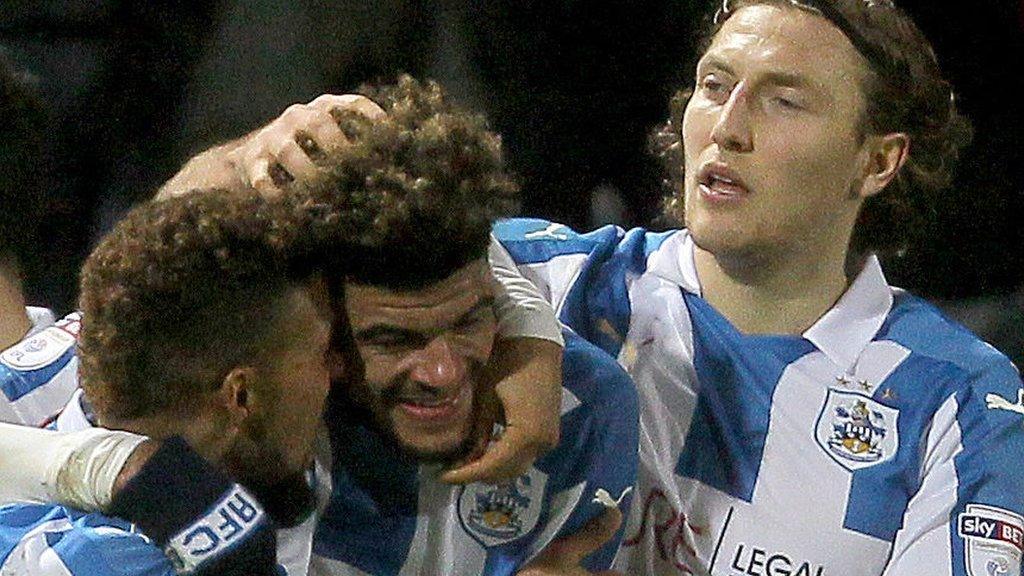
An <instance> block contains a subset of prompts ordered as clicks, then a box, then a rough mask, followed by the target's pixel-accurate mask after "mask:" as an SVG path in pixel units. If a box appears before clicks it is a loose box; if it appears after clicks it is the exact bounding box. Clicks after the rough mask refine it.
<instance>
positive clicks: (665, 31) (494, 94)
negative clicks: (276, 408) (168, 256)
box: [0, 0, 1024, 364]
mask: <svg viewBox="0 0 1024 576" xmlns="http://www.w3.org/2000/svg"><path fill="white" fill-rule="evenodd" d="M900 4H901V5H902V6H903V7H904V8H905V9H907V10H908V11H909V12H910V13H911V14H912V15H913V16H914V17H915V19H916V20H917V22H918V23H919V24H920V25H921V27H922V28H923V29H924V31H925V32H926V34H927V35H928V36H929V37H930V38H931V39H932V41H933V42H934V44H935V45H936V48H937V51H938V53H939V59H940V62H942V64H943V67H944V68H945V70H946V71H947V72H948V74H949V76H950V79H951V80H952V82H953V85H954V86H955V87H956V91H957V95H958V97H959V99H960V107H961V109H962V110H963V111H964V112H965V113H966V114H967V116H969V117H970V119H971V120H972V122H973V123H974V127H975V140H974V145H973V146H972V147H971V148H970V149H969V151H968V153H967V156H966V157H965V158H964V161H963V164H962V166H961V169H960V171H959V177H958V178H957V181H956V187H957V188H958V189H959V190H960V191H961V192H962V193H960V194H957V195H956V198H955V201H954V200H953V199H952V198H951V199H950V200H949V202H948V203H945V204H941V205H936V206H935V211H936V213H937V218H936V221H935V224H934V228H933V229H931V230H927V231H924V232H925V233H926V234H927V235H928V237H929V238H930V241H929V242H926V243H924V244H922V245H920V246H919V247H918V249H917V250H915V251H913V252H910V253H907V254H905V255H903V256H901V257H900V258H898V259H896V260H895V261H891V262H887V263H886V269H887V271H888V274H889V275H890V280H891V281H892V282H893V283H894V284H897V285H901V286H904V287H907V288H908V289H912V290H913V291H915V292H917V293H919V294H922V295H925V296H928V297H931V298H933V299H937V300H939V301H940V302H942V303H944V306H945V307H946V309H947V310H948V311H950V313H951V314H953V315H954V316H955V317H956V318H958V319H960V320H961V321H962V322H965V323H966V324H967V325H968V326H969V327H970V328H972V329H973V330H975V331H976V332H978V333H979V334H981V335H983V336H984V337H985V338H986V339H988V340H990V341H992V342H993V343H995V344H996V345H997V347H999V348H1000V349H1002V350H1003V351H1004V352H1005V353H1007V354H1008V355H1009V356H1011V358H1013V359H1015V360H1016V361H1017V362H1018V364H1019V363H1020V362H1021V360H1022V359H1024V328H1022V327H1024V228H1022V227H1021V226H1019V221H1020V218H1021V217H1022V216H1024V195H1022V190H1024V168H1022V165H1024V162H1022V160H1024V157H1022V153H1021V150H1022V149H1024V146H1022V144H1024V142H1022V141H1021V140H1022V134H1024V112H1022V111H1021V107H1020V106H1018V105H1017V102H1016V101H1015V99H1014V96H1015V95H1016V94H1018V93H1019V88H1020V87H1021V86H1020V84H1021V82H1022V80H1021V75H1020V74H1019V73H1018V72H1017V70H1018V69H1019V67H1020V64H1019V58H1020V55H1021V54H1024V3H1020V2H1018V1H1017V0H1000V1H995V0H992V1H988V2H983V3H974V4H970V5H967V4H963V5H960V6H950V5H947V4H946V3H936V2H927V1H924V0H904V1H903V2H901V3H900ZM706 8H707V6H706V5H705V4H704V3H703V2H698V1H694V0H636V1H632V2H616V3H604V4H602V5H597V4H594V3H588V2H577V1H571V0H548V1H545V2H539V1H535V0H479V1H475V2H458V1H455V0H420V1H415V0H377V1H375V2H352V1H344V0H335V1H331V0H299V1H296V2H289V3H279V2H269V1H260V2H252V1H240V0H222V1H212V0H198V1H193V2H181V1H172V0H156V1H145V2H143V1H139V0H122V1H117V0H67V1H57V0H46V1H33V2H29V1H27V0H14V1H10V0H8V1H5V2H3V6H2V7H0V44H2V45H3V46H5V47H6V49H7V51H8V53H9V54H10V56H11V57H12V58H13V60H14V61H15V62H16V64H17V65H18V67H19V68H22V69H28V70H30V71H32V72H33V73H34V74H35V75H36V76H37V77H38V78H39V88H40V91H41V92H42V94H43V96H44V98H45V100H46V103H47V106H48V109H49V110H48V112H49V114H50V118H49V121H48V122H49V124H50V125H49V126H48V127H47V131H46V132H47V134H48V135H49V137H50V140H49V142H47V146H48V152H49V153H48V154H47V155H46V156H45V157H44V158H40V160H39V168H40V170H47V171H49V173H50V174H52V178H51V181H52V185H51V186H50V189H51V193H50V195H49V197H48V198H47V199H46V205H45V213H46V217H45V218H44V220H43V221H42V222H41V223H40V230H39V242H41V243H42V245H44V246H45V253H46V254H48V255H50V257H49V260H48V261H47V262H45V263H44V265H42V266H37V267H35V268H34V269H32V270H30V273H29V274H28V278H27V280H28V284H29V292H30V300H31V301H33V302H39V303H42V304H46V305H49V306H51V307H54V308H56V309H58V310H67V309H70V308H71V307H72V306H73V305H74V299H75V276H76V271H77V269H78V267H79V266H80V263H81V260H82V259H83V258H84V256H85V255H86V254H87V253H88V250H89V249H90V247H91V245H92V243H93V242H94V241H95V239H96V238H98V236H99V235H100V234H101V233H102V232H103V231H105V230H106V229H107V228H108V227H109V226H110V225H111V223H113V222H114V221H116V219H117V218H118V217H119V216H120V215H121V214H122V213H123V212H124V211H125V210H126V209H127V207H128V206H130V205H131V204H132V203H133V202H135V201H137V200H139V199H142V198H145V197H147V196H149V195H150V194H151V193H152V192H153V191H154V190H155V189H156V187H157V186H158V185H159V183H160V182H162V181H163V180H165V179H166V178H167V177H169V176H170V175H171V174H172V173H174V171H175V170H176V169H177V168H178V167H179V166H180V164H181V163H182V162H183V161H184V160H185V159H186V158H187V157H188V156H190V155H191V154H192V153H194V152H196V151H199V150H201V149H204V148H206V147H208V146H209V145H211V144H214V143H216V142H219V141H223V140H226V139H229V138H233V137H236V136H238V135H240V134H243V133H245V132H247V131H249V130H251V129H253V128H254V127H256V126H258V125H260V124H262V123H265V122H266V121H267V120H269V119H270V118H272V117H274V116H275V115H276V114H278V113H279V112H280V111H281V110H282V109H283V108H284V107H286V106H287V105H288V104H290V103H292V102H298V101H308V100H310V99H312V98H314V97H315V96H316V95H318V94H320V93H322V92H328V91H333V92H343V91H351V90H352V89H353V88H355V87H356V86H358V85H359V84H360V83H362V82H366V81H371V80H375V79H382V78H384V79H386V78H393V77H394V76H395V75H396V74H397V73H398V72H400V71H405V72H409V73H412V74H414V75H416V76H420V77H433V78H436V79H438V80H439V81H441V82H442V83H443V84H444V85H445V86H446V87H447V88H448V90H449V91H450V92H451V93H452V94H453V95H454V96H455V98H456V99H457V100H460V101H461V102H463V103H464V104H467V105H469V106H470V107H472V108H475V109H477V110H479V111H481V112H483V113H485V114H486V115H487V116H488V118H490V120H491V122H492V125H493V127H494V128H495V129H496V130H497V131H498V132H500V133H501V134H502V135H503V138H504V141H505V147H506V150H507V153H508V155H509V161H510V165H511V167H512V168H513V170H514V171H515V173H516V174H517V175H518V177H519V178H520V180H521V181H522V183H523V191H524V201H525V205H524V210H523V211H524V213H526V214H531V215H538V216H543V217H546V218H550V219H554V220H559V221H563V222H565V223H567V224H570V225H572V226H574V227H576V228H588V227H591V226H594V225H598V224H602V223H607V222H614V223H617V224H620V225H623V226H631V225H636V224H648V223H650V222H651V220H652V219H654V218H656V217H657V216H658V215H659V213H660V198H661V197H662V194H663V190H662V188H661V170H660V168H659V167H658V166H657V164H656V162H655V161H654V160H653V159H652V158H651V157H650V155H649V154H648V153H647V135H648V133H649V132H650V130H651V128H652V127H653V126H655V125H656V124H657V123H658V122H659V121H661V120H662V119H663V118H664V117H665V115H666V114H667V103H668V100H669V98H670V96H671V94H672V93H673V92H674V91H675V90H676V89H677V88H679V87H682V86H684V85H685V84H687V83H689V82H691V81H692V80H691V79H689V78H686V77H684V74H685V71H686V70H688V69H690V68H691V67H690V63H691V61H692V58H693V54H694V53H695V48H696V46H697V43H698V42H699V39H698V38H695V37H694V33H693V31H694V30H696V29H697V28H699V26H698V24H699V22H698V21H697V19H698V18H699V17H700V15H701V14H704V13H706V12H707V10H706ZM965 191H966V192H965Z"/></svg>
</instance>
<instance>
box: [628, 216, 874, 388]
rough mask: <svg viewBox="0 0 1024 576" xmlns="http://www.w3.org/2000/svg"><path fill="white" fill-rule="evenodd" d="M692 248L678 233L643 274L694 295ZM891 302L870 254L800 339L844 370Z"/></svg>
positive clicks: (684, 235)
mask: <svg viewBox="0 0 1024 576" xmlns="http://www.w3.org/2000/svg"><path fill="white" fill-rule="evenodd" d="M673 243H674V244H673ZM695 248H696V247H695V245H694V242H693V237H692V236H690V233H689V232H688V231H686V230H680V231H679V234H674V235H673V236H672V237H671V238H669V239H668V240H666V241H665V244H664V245H662V247H661V249H659V250H657V251H656V252H655V253H654V254H652V255H651V260H650V262H649V263H648V270H649V271H650V272H651V273H652V274H654V275H656V276H658V277H660V278H663V279H665V280H667V281H669V282H672V283H673V284H676V285H678V286H680V287H681V288H682V289H683V290H686V291H687V292H690V293H693V294H696V295H697V296H700V295H701V287H700V279H699V278H698V276H697V263H696V259H695V256H694V255H695ZM892 301H893V297H892V289H891V288H890V287H889V284H888V282H886V280H885V275H884V274H883V273H882V266H881V264H880V263H879V262H878V258H877V257H876V256H874V255H872V256H870V257H868V259H867V262H865V264H864V268H863V269H862V270H861V271H860V273H859V274H857V278H856V279H854V281H853V283H852V284H850V286H849V288H847V289H846V292H844V293H843V295H842V297H841V298H840V299H839V301H838V302H836V303H835V304H834V305H833V306H832V308H830V309H829V310H828V311H827V312H825V314H824V315H822V317H821V318H819V319H818V320H817V321H816V322H815V323H814V324H813V325H812V326H811V327H810V328H808V329H807V331H806V332H804V333H803V337H804V338H806V339H807V340H809V341H810V342H811V343H812V344H814V345H815V347H817V348H818V350H821V351H822V352H824V353H825V355H826V356H828V357H829V359H830V360H832V361H833V362H835V363H836V364H837V365H839V366H840V367H841V368H842V369H843V370H847V371H849V370H850V369H852V368H853V365H854V364H855V363H856V361H857V358H858V357H859V356H860V353H861V351H862V350H864V348H865V347H866V346H867V345H868V343H870V342H871V339H872V338H874V336H875V334H877V333H878V330H879V329H880V328H881V327H882V323H883V322H885V318H886V316H887V315H888V314H889V310H890V309H891V308H892Z"/></svg>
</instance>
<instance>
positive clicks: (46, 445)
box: [0, 424, 276, 576]
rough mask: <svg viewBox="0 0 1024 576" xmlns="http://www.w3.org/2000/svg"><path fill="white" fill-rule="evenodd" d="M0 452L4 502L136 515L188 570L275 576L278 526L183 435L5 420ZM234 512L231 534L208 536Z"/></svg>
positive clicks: (149, 533) (0, 430)
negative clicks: (162, 437)
mask: <svg viewBox="0 0 1024 576" xmlns="http://www.w3.org/2000/svg"><path fill="white" fill-rule="evenodd" d="M0 454H3V455H4V466H5V474H4V476H3V482H0V500H2V501H4V502H12V501H29V502H46V503H51V502H54V503H59V504H62V505H65V506H69V507H72V508H75V509H79V510H84V511H90V512H91V511H104V512H108V513H110V514H111V515H113V516H117V517H120V518H124V519H126V520H129V521H131V522H133V523H135V524H137V525H138V526H139V528H141V529H142V531H143V533H145V534H146V535H147V536H148V537H150V538H152V539H153V541H154V542H155V543H156V544H157V546H159V548H160V549H162V550H164V552H165V553H166V554H167V555H168V557H170V558H172V559H177V560H176V562H175V566H176V568H178V569H179V570H180V571H181V573H188V574H196V575H200V576H205V575H211V576H212V575H214V574H217V575H238V576H243V575H245V576H250V575H259V574H267V575H270V574H274V570H275V566H276V561H275V545H276V540H275V538H274V532H273V526H272V524H271V523H270V522H269V520H268V519H266V517H265V513H264V512H263V510H262V508H261V507H260V506H259V504H258V502H256V500H255V499H253V498H252V497H251V496H250V495H249V494H248V493H247V492H246V491H245V490H244V489H243V488H242V487H241V486H239V485H238V484H235V483H233V482H231V481H230V480H229V479H228V478H227V477H226V476H224V475H223V474H222V473H221V472H219V471H217V470H216V469H214V468H213V467H212V466H211V465H210V464H208V463H207V462H206V461H205V460H203V459H202V458H201V457H199V455H198V454H196V453H194V452H193V451H191V450H190V449H188V447H187V446H186V445H185V443H184V442H183V441H180V440H175V439H171V440H168V441H164V442H156V441H152V440H148V439H147V438H145V437H144V436H139V435H136V434H131V433H128V432H121V431H114V430H106V429H103V428H91V429H87V430H82V431H78V432H53V431H49V430H41V429H37V428H28V427H24V426H13V425H8V424H0ZM115 487H116V488H115ZM225 514H226V515H227V516H225ZM228 518H230V519H231V520H232V522H233V523H232V526H234V527H236V528H237V530H232V531H231V537H230V538H220V537H218V538H216V542H212V541H211V539H209V538H206V537H205V536H204V535H206V534H216V533H218V527H219V526H222V525H224V524H225V522H226V520H225V519H228ZM229 540H230V541H229Z"/></svg>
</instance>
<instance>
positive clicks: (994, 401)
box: [985, 390, 1024, 415]
mask: <svg viewBox="0 0 1024 576" xmlns="http://www.w3.org/2000/svg"><path fill="white" fill-rule="evenodd" d="M985 404H986V405H987V406H988V409H989V410H1007V411H1009V412H1016V413H1017V414H1022V415H1024V390H1017V403H1016V404H1014V403H1012V402H1010V401H1009V400H1007V399H1006V398H1003V397H1002V396H1000V395H999V394H986V395H985Z"/></svg>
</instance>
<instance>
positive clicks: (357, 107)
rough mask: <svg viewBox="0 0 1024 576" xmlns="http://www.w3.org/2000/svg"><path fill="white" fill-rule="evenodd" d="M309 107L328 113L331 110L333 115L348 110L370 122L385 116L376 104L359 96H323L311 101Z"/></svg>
mask: <svg viewBox="0 0 1024 576" xmlns="http://www.w3.org/2000/svg"><path fill="white" fill-rule="evenodd" d="M309 106H311V107H313V108H316V109H319V110H322V111H324V112H329V113H330V112H331V111H332V110H333V111H335V113H336V112H337V111H340V110H350V111H352V112H356V113H358V114H361V115H362V116H365V117H367V118H369V119H371V120H379V119H380V118H383V117H384V116H386V115H387V114H386V113H385V112H384V109H383V108H381V107H380V106H378V105H377V103H376V102H374V101H373V100H370V99H369V98H367V97H366V96H361V95H359V94H341V95H335V94H323V95H321V96H318V97H316V98H315V99H313V100H312V101H311V102H310V103H309Z"/></svg>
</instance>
